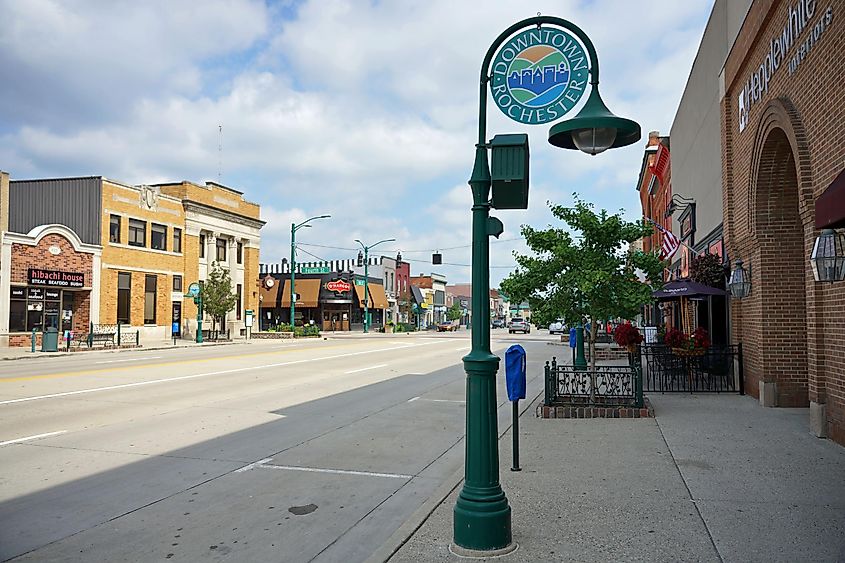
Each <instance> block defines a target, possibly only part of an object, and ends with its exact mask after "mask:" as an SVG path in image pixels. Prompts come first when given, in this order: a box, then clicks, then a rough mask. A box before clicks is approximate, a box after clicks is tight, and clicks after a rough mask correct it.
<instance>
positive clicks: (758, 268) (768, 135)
mask: <svg viewBox="0 0 845 563" xmlns="http://www.w3.org/2000/svg"><path fill="white" fill-rule="evenodd" d="M803 141H804V138H803V128H802V127H801V125H800V119H799V118H798V115H797V112H795V111H794V108H792V107H791V104H789V103H788V101H784V100H774V101H772V102H770V103H769V105H768V106H767V107H766V109H765V110H764V113H763V116H762V119H761V121H760V126H759V128H758V131H757V137H756V142H755V147H754V154H753V160H752V171H751V178H752V184H751V190H749V194H750V200H751V201H749V204H750V205H749V207H750V209H749V211H750V213H749V214H748V217H749V221H750V223H751V224H750V230H751V232H752V233H753V235H752V236H753V239H754V245H755V247H756V255H757V257H758V260H757V261H756V262H757V263H756V264H754V269H755V271H754V272H753V275H754V278H755V279H754V280H753V281H754V283H755V286H756V287H755V288H754V291H755V292H756V293H757V298H756V299H757V301H758V303H757V304H758V306H759V308H757V311H759V316H757V319H754V321H756V322H754V321H752V323H751V326H749V327H748V328H749V329H750V331H751V332H753V333H756V334H754V337H753V338H752V340H754V341H756V342H757V343H758V344H759V350H758V354H759V357H758V362H756V364H757V367H758V369H759V372H758V373H755V374H751V375H752V378H753V379H757V380H758V381H763V382H764V383H766V384H769V385H774V389H773V393H774V395H775V397H776V399H775V401H776V404H777V406H782V407H789V406H807V404H808V401H809V399H808V372H809V370H808V358H807V303H806V296H807V288H806V285H805V284H806V264H807V261H806V257H805V252H804V250H805V248H804V247H805V244H804V239H805V232H804V231H805V226H804V222H805V220H804V219H803V218H804V217H807V212H808V209H809V205H808V203H807V199H806V198H805V191H804V190H803V189H802V187H806V186H809V185H810V178H809V153H808V151H807V150H806V143H804V142H803ZM802 164H804V166H802ZM810 191H811V190H810ZM811 199H812V197H810V200H811ZM749 320H751V319H749ZM755 371H757V370H755Z"/></svg>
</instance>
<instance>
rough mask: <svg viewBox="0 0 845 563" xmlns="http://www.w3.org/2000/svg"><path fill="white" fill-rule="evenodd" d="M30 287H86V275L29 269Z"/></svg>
mask: <svg viewBox="0 0 845 563" xmlns="http://www.w3.org/2000/svg"><path fill="white" fill-rule="evenodd" d="M29 285H47V286H52V287H85V274H83V273H80V272H62V271H59V270H42V269H40V268H30V269H29Z"/></svg>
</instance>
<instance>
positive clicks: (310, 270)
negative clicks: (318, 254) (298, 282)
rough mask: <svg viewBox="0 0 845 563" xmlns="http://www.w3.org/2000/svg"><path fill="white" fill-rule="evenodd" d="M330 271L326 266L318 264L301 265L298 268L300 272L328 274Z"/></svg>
mask: <svg viewBox="0 0 845 563" xmlns="http://www.w3.org/2000/svg"><path fill="white" fill-rule="evenodd" d="M331 271H332V269H331V268H329V267H328V266H318V267H316V268H306V267H302V268H300V270H299V273H300V274H328V273H330V272H331Z"/></svg>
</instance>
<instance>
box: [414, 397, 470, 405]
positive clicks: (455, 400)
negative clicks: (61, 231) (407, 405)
mask: <svg viewBox="0 0 845 563" xmlns="http://www.w3.org/2000/svg"><path fill="white" fill-rule="evenodd" d="M420 401H428V402H430V403H461V404H464V403H466V401H459V400H457V399H424V398H421V399H420Z"/></svg>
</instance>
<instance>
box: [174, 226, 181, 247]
mask: <svg viewBox="0 0 845 563" xmlns="http://www.w3.org/2000/svg"><path fill="white" fill-rule="evenodd" d="M173 252H182V229H177V228H176V227H173Z"/></svg>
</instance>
